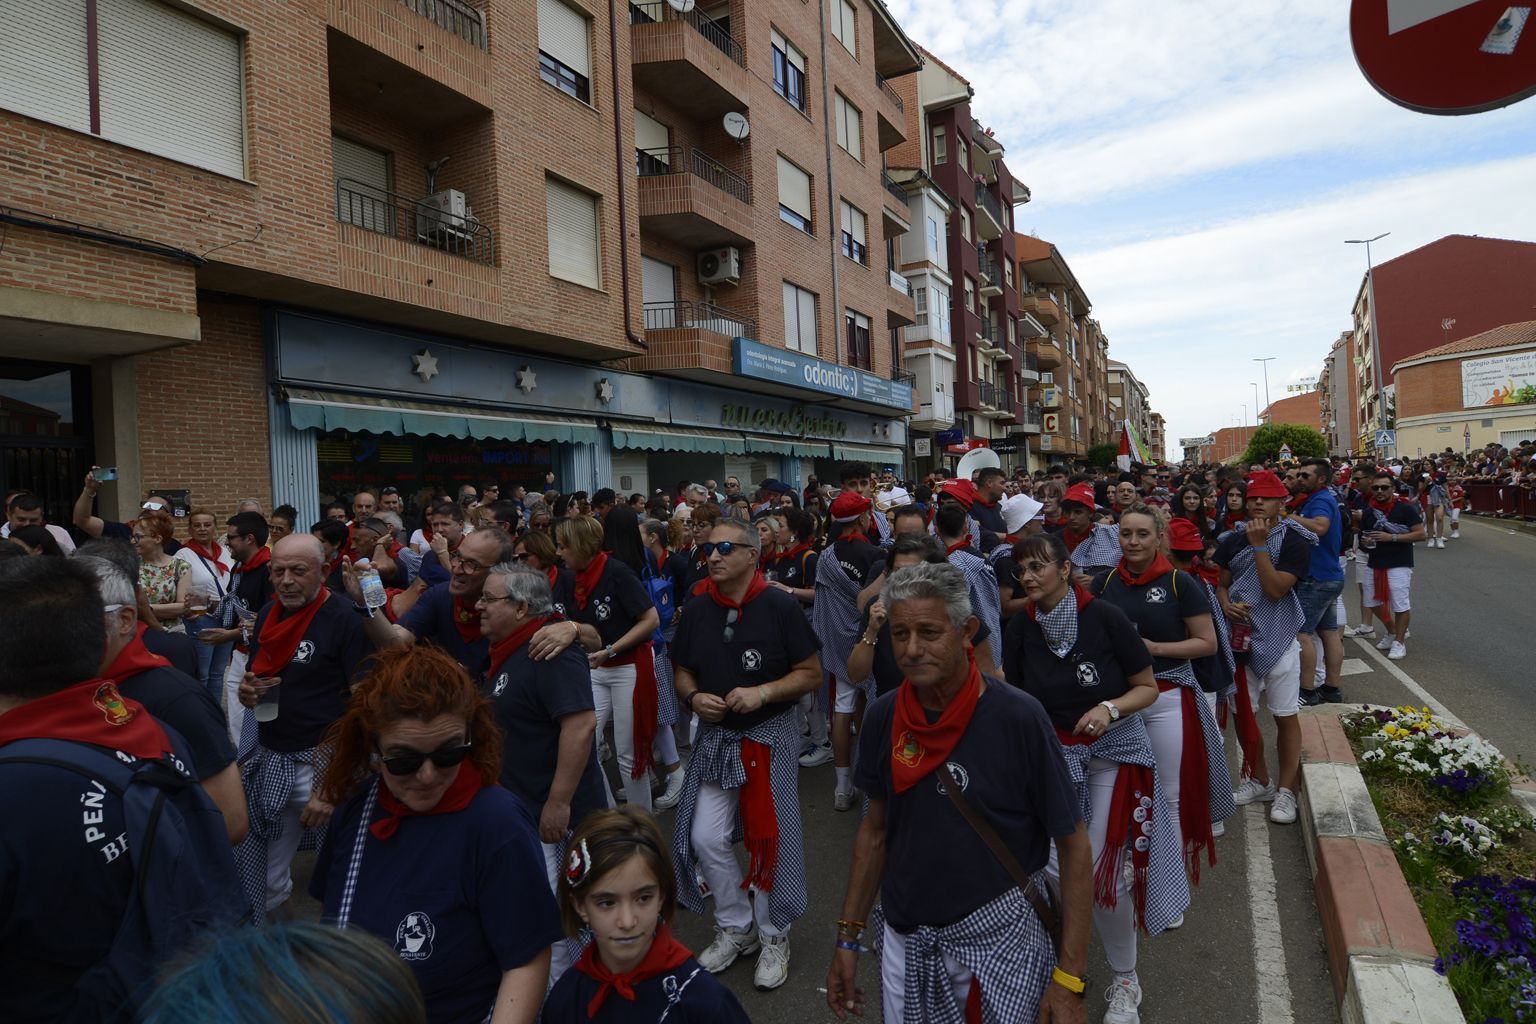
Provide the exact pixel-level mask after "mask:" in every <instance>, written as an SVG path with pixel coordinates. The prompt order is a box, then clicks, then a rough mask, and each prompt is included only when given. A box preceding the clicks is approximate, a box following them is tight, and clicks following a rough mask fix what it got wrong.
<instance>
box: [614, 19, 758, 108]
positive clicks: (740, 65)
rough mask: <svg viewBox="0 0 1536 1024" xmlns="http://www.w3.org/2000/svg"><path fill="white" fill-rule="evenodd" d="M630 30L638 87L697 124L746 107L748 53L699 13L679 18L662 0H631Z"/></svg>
mask: <svg viewBox="0 0 1536 1024" xmlns="http://www.w3.org/2000/svg"><path fill="white" fill-rule="evenodd" d="M629 25H630V29H629V42H630V63H631V67H632V72H633V79H634V84H635V86H636V88H639V89H643V90H644V91H646V92H649V93H651V94H652V95H654V96H656V97H658V98H660V99H664V100H665V101H666V102H667V103H668V104H669V105H671V106H673V107H675V108H676V109H678V110H679V111H681V112H682V113H685V114H688V115H689V116H691V117H695V118H700V119H710V118H718V117H720V116H721V115H722V114H725V113H726V112H727V111H731V110H738V111H739V110H742V109H744V108H746V106H747V105H748V97H749V94H750V83H751V76H750V75H749V74H748V73H747V58H746V53H745V51H744V50H742V48H741V43H739V42H737V41H736V40H735V39H733V38H732V37H731V34H730V33H729V32H727V31H726V30H725V29H724V28H722V27H721V26H720V24H719V23H718V22H716V21H715V20H714V19H712V18H710V17H709V16H708V15H706V14H705V13H704V12H703V11H701V10H699V9H698V8H693V9H692V10H689V11H688V12H687V13H682V12H679V11H677V10H676V9H674V8H673V7H672V6H671V5H670V4H668V3H667V2H666V0H648V2H643V3H637V2H635V0H631V2H630V5H629Z"/></svg>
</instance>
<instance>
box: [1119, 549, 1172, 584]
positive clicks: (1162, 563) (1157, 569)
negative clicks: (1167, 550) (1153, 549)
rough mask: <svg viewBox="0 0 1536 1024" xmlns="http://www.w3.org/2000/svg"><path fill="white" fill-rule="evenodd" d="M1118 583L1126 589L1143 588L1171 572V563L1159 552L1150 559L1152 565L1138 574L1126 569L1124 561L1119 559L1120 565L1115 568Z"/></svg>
mask: <svg viewBox="0 0 1536 1024" xmlns="http://www.w3.org/2000/svg"><path fill="white" fill-rule="evenodd" d="M1115 572H1116V574H1118V575H1119V577H1120V581H1121V582H1122V583H1124V584H1125V585H1126V586H1128V587H1144V586H1146V585H1147V584H1148V583H1151V582H1152V581H1153V580H1155V579H1157V578H1158V577H1159V576H1163V575H1166V574H1168V573H1170V572H1173V563H1172V562H1170V561H1168V556H1167V555H1165V554H1163V553H1162V552H1161V551H1159V552H1158V553H1157V554H1156V555H1155V556H1154V557H1153V559H1152V564H1151V565H1149V566H1147V567H1146V568H1145V569H1143V570H1142V571H1141V572H1139V573H1133V572H1131V570H1130V569H1129V568H1127V567H1126V564H1125V559H1123V558H1122V559H1120V564H1119V565H1117V566H1116V567H1115Z"/></svg>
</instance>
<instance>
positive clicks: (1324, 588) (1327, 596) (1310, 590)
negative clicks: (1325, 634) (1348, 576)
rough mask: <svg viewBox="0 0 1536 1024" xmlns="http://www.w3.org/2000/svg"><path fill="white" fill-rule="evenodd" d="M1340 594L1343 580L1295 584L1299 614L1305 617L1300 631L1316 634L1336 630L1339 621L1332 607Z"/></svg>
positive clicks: (1312, 580)
mask: <svg viewBox="0 0 1536 1024" xmlns="http://www.w3.org/2000/svg"><path fill="white" fill-rule="evenodd" d="M1342 593H1344V581H1343V580H1314V579H1305V580H1302V581H1301V582H1300V583H1298V584H1296V599H1297V600H1298V601H1300V602H1301V614H1302V615H1303V616H1305V620H1304V621H1303V622H1302V624H1301V630H1300V631H1301V632H1303V633H1316V632H1318V631H1319V630H1324V629H1338V628H1339V620H1338V616H1337V615H1336V614H1335V613H1334V605H1335V602H1337V601H1338V599H1339V595H1340V594H1342Z"/></svg>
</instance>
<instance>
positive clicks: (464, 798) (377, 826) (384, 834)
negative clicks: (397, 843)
mask: <svg viewBox="0 0 1536 1024" xmlns="http://www.w3.org/2000/svg"><path fill="white" fill-rule="evenodd" d="M384 770H385V771H388V769H387V768H386V769H384ZM378 785H379V806H380V807H382V808H383V809H384V810H385V812H386V816H385V817H383V818H380V819H379V820H378V821H376V822H374V823H373V824H372V825H369V826H368V831H369V832H372V833H373V838H375V839H378V840H380V841H382V840H385V839H388V838H389V837H390V836H392V835H394V834H395V833H396V832H397V831H399V829H400V819H402V818H414V817H417V816H418V815H431V814H452V813H453V812H454V811H462V810H463V809H464V808H466V807H468V806H469V803H470V801H471V800H473V799H474V798H475V794H477V793H479V792H480V791H481V790H482V789H484V788H485V780H484V779H482V778H481V777H480V769H479V768H477V767H476V766H475V762H474V761H473V760H471V759H469V758H465V759H464V760H463V761H460V762H459V773H458V774H457V775H455V776H454V777H453V781H452V782H450V783H448V788H447V789H445V790H444V791H443V798H442V799H441V800H439V801H438V802H437V804H436V806H434V807H433V808H432V809H431V810H430V811H413V810H411V809H410V808H409V807H407V806H406V805H405V804H403V803H401V802H400V801H399V800H396V799H395V795H394V794H393V793H391V792H390V791H389V786H387V785H385V783H384V780H383V779H380V780H379V783H378Z"/></svg>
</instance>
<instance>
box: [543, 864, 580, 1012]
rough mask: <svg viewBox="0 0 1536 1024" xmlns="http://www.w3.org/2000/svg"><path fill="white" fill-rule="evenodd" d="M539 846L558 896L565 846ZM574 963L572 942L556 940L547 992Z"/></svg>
mask: <svg viewBox="0 0 1536 1024" xmlns="http://www.w3.org/2000/svg"><path fill="white" fill-rule="evenodd" d="M539 845H540V846H542V847H543V848H544V872H545V874H547V875H548V876H549V891H550V892H553V893H556V894H557V895H558V893H559V885H560V872H561V871H563V870H564V869H565V844H564V843H544V842H541V843H539ZM573 962H574V960H573V958H572V956H571V943H570V941H569V940H567V939H556V940H555V944H554V945H553V946H551V947H549V985H548V986H547V987H546V988H545V991H546V992H547V991H548V990H549V989H551V988H554V987H555V982H557V981H559V980H560V975H562V974H564V973H565V971H566V968H568V967H570V966H571V964H572V963H573Z"/></svg>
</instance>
